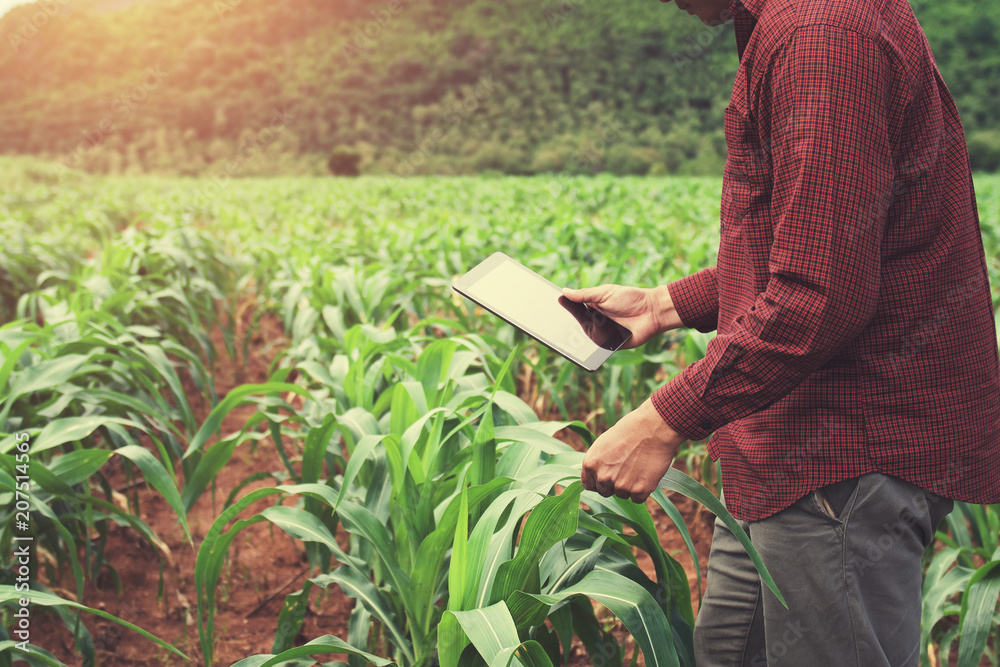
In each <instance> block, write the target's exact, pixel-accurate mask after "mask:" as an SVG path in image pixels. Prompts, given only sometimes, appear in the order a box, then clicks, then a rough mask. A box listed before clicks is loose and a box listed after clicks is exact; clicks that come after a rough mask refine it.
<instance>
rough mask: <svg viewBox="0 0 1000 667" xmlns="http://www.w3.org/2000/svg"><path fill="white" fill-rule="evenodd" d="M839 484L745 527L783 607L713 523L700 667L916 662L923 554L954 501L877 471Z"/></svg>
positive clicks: (698, 634) (698, 630)
mask: <svg viewBox="0 0 1000 667" xmlns="http://www.w3.org/2000/svg"><path fill="white" fill-rule="evenodd" d="M844 484H845V483H840V484H839V485H833V486H834V487H836V488H835V489H832V488H830V487H827V488H826V489H820V490H819V491H814V492H812V493H809V494H807V495H806V496H805V497H803V498H802V499H801V500H799V501H798V502H796V503H795V504H794V505H792V506H791V507H789V508H787V509H785V510H783V511H781V512H778V513H777V514H775V515H773V516H770V517H767V518H766V519H762V520H760V521H753V522H750V523H742V524H741V525H742V527H743V529H744V530H746V531H747V533H748V534H749V535H750V540H751V541H752V542H753V544H754V546H755V547H756V548H757V551H758V552H759V553H760V555H761V558H762V559H763V561H764V564H765V565H766V566H767V568H768V571H770V573H771V576H773V577H774V580H775V583H776V584H777V585H778V590H780V591H781V594H782V595H783V596H784V597H785V600H786V601H787V602H788V609H785V608H784V607H783V606H782V605H781V603H780V602H778V600H777V598H776V597H775V596H774V594H772V593H771V592H770V591H769V590H768V589H767V587H766V586H762V585H761V582H760V577H759V576H758V574H757V571H756V570H755V569H754V567H753V564H752V563H751V562H750V558H749V557H748V556H747V555H746V552H745V551H744V550H743V547H742V546H741V545H740V543H739V542H738V541H737V540H736V538H735V537H734V536H733V534H732V532H731V531H730V530H729V529H728V528H726V526H725V524H723V523H722V522H721V521H718V520H716V522H715V535H714V537H713V538H712V550H711V554H710V556H709V561H708V585H707V588H706V591H705V597H704V599H703V600H702V604H701V608H700V609H699V612H698V621H697V623H696V624H695V630H694V643H695V657H696V661H697V664H698V667H740V666H744V667H775V666H776V665H788V666H789V667H802V666H807V667H855V666H856V667H883V666H884V667H904V666H905V667H910V666H911V665H912V666H916V665H917V664H918V662H919V660H918V658H919V656H918V653H919V642H920V602H921V566H920V565H921V557H922V555H923V552H924V549H925V548H926V547H927V545H928V544H930V543H931V541H932V540H933V539H934V532H935V530H936V528H937V526H938V524H939V523H940V522H941V520H942V519H943V518H944V517H945V516H946V515H947V514H948V512H950V511H951V510H952V507H953V505H954V503H953V502H952V501H951V500H947V499H944V498H940V497H938V496H936V495H934V494H932V493H930V492H928V491H924V490H922V489H920V488H918V487H916V486H914V485H912V484H910V483H908V482H904V481H902V480H900V479H897V478H895V477H889V476H886V475H881V474H877V473H872V474H868V475H863V476H862V477H859V478H857V480H855V481H850V482H847V483H846V484H848V485H850V486H851V487H853V489H852V488H850V487H848V488H846V489H845V486H844ZM832 491H839V492H841V493H839V494H837V493H832ZM835 496H839V502H838V500H837V499H835ZM831 500H833V502H832V503H831Z"/></svg>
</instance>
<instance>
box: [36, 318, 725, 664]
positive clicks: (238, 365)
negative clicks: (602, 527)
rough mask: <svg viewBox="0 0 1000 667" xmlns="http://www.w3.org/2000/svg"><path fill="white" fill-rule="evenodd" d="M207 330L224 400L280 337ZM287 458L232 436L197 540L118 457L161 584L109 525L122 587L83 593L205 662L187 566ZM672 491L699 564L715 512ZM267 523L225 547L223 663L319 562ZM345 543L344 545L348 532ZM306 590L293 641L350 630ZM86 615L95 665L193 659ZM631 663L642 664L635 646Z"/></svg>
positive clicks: (110, 556) (682, 554)
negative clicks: (148, 532)
mask: <svg viewBox="0 0 1000 667" xmlns="http://www.w3.org/2000/svg"><path fill="white" fill-rule="evenodd" d="M212 338H213V342H214V344H215V346H216V349H217V350H219V351H220V359H219V360H218V361H217V362H216V366H215V369H214V377H215V383H216V390H217V392H218V395H219V397H220V400H221V398H222V397H224V396H225V395H226V393H227V392H228V391H230V390H231V389H233V388H234V387H236V386H238V385H240V384H243V383H261V382H265V381H267V379H268V368H269V364H270V363H271V361H272V359H274V357H275V356H276V354H277V353H278V352H279V351H280V350H281V349H282V348H283V347H284V344H285V342H286V341H285V339H284V334H283V332H282V329H281V324H280V322H279V321H278V320H277V318H275V317H273V316H264V317H262V318H261V322H260V327H259V329H258V330H257V331H256V332H254V333H253V337H252V339H251V341H250V345H249V347H248V350H249V358H247V359H245V360H243V359H230V358H229V357H228V356H227V355H225V352H224V350H225V347H224V346H223V341H222V335H221V332H219V331H218V329H216V330H215V331H214V332H213V336H212ZM190 395H191V396H192V397H194V396H196V395H197V392H196V391H195V390H194V388H193V385H191V387H190ZM192 400H193V405H192V409H193V410H194V411H195V416H196V418H197V420H198V423H201V422H202V421H203V420H204V419H205V417H206V416H207V415H208V413H209V411H210V406H209V405H207V404H206V403H205V402H204V401H200V400H197V399H194V398H192ZM255 410H256V406H254V405H247V406H243V407H240V408H238V409H236V410H233V411H232V412H231V413H230V414H229V415H228V416H227V417H226V418H225V420H224V422H223V425H222V429H221V431H222V433H223V434H228V433H232V432H234V431H237V430H239V429H240V428H242V427H243V425H244V424H245V423H246V421H247V420H248V419H249V418H250V417H251V416H252V415H253V413H254V412H255ZM577 444H578V445H580V443H577ZM283 469H284V468H283V465H282V463H281V459H280V458H279V456H278V453H277V451H276V448H275V445H274V442H273V441H272V440H271V439H270V438H269V437H267V438H263V439H261V441H260V443H259V445H258V447H257V449H256V451H252V450H251V444H250V443H244V444H242V445H240V446H239V447H238V448H237V449H236V451H235V452H234V454H233V456H232V458H231V459H230V461H229V463H228V465H226V467H225V468H224V469H223V470H222V471H221V473H220V474H219V475H218V477H217V479H216V482H215V488H214V500H213V489H212V488H211V487H210V488H209V489H207V490H206V491H205V493H204V494H203V495H202V497H201V498H200V499H199V500H198V502H197V503H196V505H195V507H194V508H193V509H192V511H191V513H190V514H189V516H188V523H189V526H190V529H191V532H192V537H193V539H194V548H192V546H191V545H190V544H188V543H187V541H186V540H185V539H184V536H183V532H182V530H181V528H180V525H179V523H178V522H177V520H176V516H175V514H174V512H173V510H172V509H171V508H170V507H169V506H168V505H167V503H166V502H165V501H164V500H163V498H162V497H161V496H160V495H159V494H158V493H157V492H156V491H155V490H153V489H152V488H147V487H146V486H145V485H142V486H140V487H137V488H131V489H129V488H127V487H128V484H129V481H128V479H127V478H126V476H125V473H124V469H123V468H122V467H121V466H117V468H112V469H110V470H108V471H106V472H108V473H109V479H110V482H111V485H112V487H113V488H116V489H119V490H125V493H126V495H127V496H128V498H129V499H130V500H131V499H132V498H133V497H137V498H138V501H139V505H138V516H140V517H141V518H142V520H143V521H145V522H146V523H147V524H148V525H149V526H150V528H152V530H153V532H154V533H155V534H157V535H158V536H159V537H160V538H161V539H162V541H163V542H164V544H165V545H166V547H167V549H168V550H169V557H168V558H167V559H166V562H165V563H164V564H163V572H162V576H163V595H162V597H159V596H158V588H159V578H160V566H159V565H158V562H159V556H160V554H159V552H158V551H157V550H156V549H155V548H154V547H151V546H150V545H149V544H148V543H146V542H145V541H144V540H143V539H142V538H140V537H139V536H138V535H137V534H136V533H135V532H134V531H133V530H132V529H130V528H125V527H119V526H114V527H113V528H111V530H110V531H109V532H110V535H109V538H108V544H107V548H106V558H107V561H108V563H109V564H110V565H111V567H113V568H114V570H115V571H116V572H117V574H118V577H119V579H120V581H121V592H119V591H117V590H116V587H115V585H114V582H113V578H112V577H111V576H108V575H107V573H104V574H102V576H100V577H98V579H97V580H96V581H92V580H89V579H88V581H87V583H86V586H85V589H84V597H83V599H82V600H81V601H82V602H83V603H84V604H86V605H88V606H92V607H96V608H99V609H102V610H105V611H107V612H109V613H111V614H114V615H115V616H118V617H119V618H122V619H124V620H126V621H129V622H131V623H134V624H136V625H138V626H140V627H142V628H144V629H146V630H148V631H149V632H151V633H153V634H154V635H156V636H158V637H161V638H162V639H165V640H166V641H168V642H170V643H172V644H174V645H175V646H176V647H177V648H179V649H180V650H181V651H183V652H184V653H185V654H186V655H187V656H188V657H190V658H191V660H192V662H193V664H199V665H200V664H204V659H203V655H202V651H201V647H200V644H199V641H198V629H197V620H196V613H197V610H196V600H197V594H196V590H195V585H194V566H195V559H196V556H197V548H198V547H199V546H200V544H201V541H202V540H203V539H204V536H205V534H206V532H207V531H208V529H209V528H210V526H211V525H212V522H213V521H214V519H215V518H216V517H217V516H218V514H219V512H220V511H221V509H222V503H223V502H224V500H225V498H226V497H227V496H228V494H229V492H230V491H231V490H232V489H233V488H234V487H235V486H236V485H237V484H238V483H239V482H241V481H242V480H243V479H245V478H246V477H248V476H249V475H250V474H252V473H254V472H257V471H280V470H283ZM275 485H276V483H275V482H273V481H270V482H265V481H261V482H256V483H254V484H252V485H250V486H249V487H247V488H246V489H244V490H243V491H242V492H241V494H240V495H241V496H242V495H245V494H246V493H247V492H249V491H250V490H253V489H256V488H261V487H263V486H275ZM671 499H672V500H673V501H674V502H675V503H676V504H677V506H678V509H680V511H681V513H682V514H683V516H684V518H685V522H686V523H687V525H688V527H689V530H690V531H691V535H692V539H693V540H694V543H695V546H696V549H697V551H698V558H699V561H700V562H701V566H702V568H703V570H704V568H705V566H706V564H707V562H708V550H709V546H710V544H711V529H712V523H711V515H710V514H709V513H707V512H702V511H701V510H700V506H698V505H697V503H694V502H693V501H690V500H688V499H687V498H683V497H680V496H678V497H672V498H671ZM269 501H270V499H266V500H264V501H262V502H261V503H259V505H258V506H257V507H256V508H255V509H256V511H258V512H259V511H260V510H262V509H264V507H265V506H267V504H268V503H269ZM648 505H649V508H650V512H651V513H652V515H653V519H654V522H655V523H656V526H657V528H658V529H659V532H660V541H661V544H662V545H663V547H664V548H665V549H666V550H667V552H668V553H670V554H672V555H673V556H674V557H675V558H676V559H677V560H678V561H679V562H680V563H681V564H682V565H683V566H684V568H685V570H686V571H687V573H688V579H689V582H690V584H691V590H692V598H693V599H692V604H693V606H694V608H695V610H696V611H697V606H698V592H697V583H696V578H695V571H694V567H693V563H692V560H691V557H690V555H689V554H688V551H687V548H686V547H685V545H684V543H683V541H682V539H681V537H680V534H679V532H678V531H677V529H676V527H675V526H673V524H672V523H671V522H670V520H669V519H668V518H667V517H666V515H665V514H664V513H663V511H662V510H661V509H660V508H659V506H657V505H656V504H655V503H654V502H653V501H649V503H648ZM132 509H133V510H134V509H135V508H134V507H133V508H132ZM251 513H252V512H251V510H248V511H245V512H244V513H243V515H242V517H244V518H246V517H248V516H250V515H251ZM269 526H270V524H267V523H266V522H265V523H260V524H257V525H254V526H251V527H250V528H248V529H246V530H245V531H244V532H243V533H241V534H240V536H239V537H237V539H236V540H235V541H234V543H233V545H232V547H231V549H230V553H229V561H228V563H227V565H226V567H225V568H224V570H223V573H222V577H221V579H220V586H219V594H218V596H217V613H216V618H215V627H216V633H215V634H216V639H215V647H214V663H215V664H216V665H230V664H232V663H234V662H236V661H238V660H240V659H242V658H245V657H247V656H250V655H254V654H259V653H270V652H271V645H272V642H273V640H274V636H275V630H276V625H277V618H278V614H279V612H280V610H281V607H282V604H283V602H284V598H285V596H286V595H287V594H289V593H293V592H295V591H298V590H300V589H301V586H302V583H303V581H304V579H305V577H306V576H311V575H313V574H315V573H307V563H306V560H305V553H304V549H303V548H302V545H301V543H297V542H295V541H293V540H292V539H291V538H289V537H288V536H287V535H286V534H285V533H284V532H283V531H281V530H278V529H271V528H270V527H269ZM337 537H338V540H341V539H342V538H344V533H343V532H341V533H340V534H338V536H337ZM341 544H342V546H344V547H345V548H346V546H347V544H346V540H344V541H343V542H342V543H341ZM637 554H638V561H639V564H640V566H641V567H642V568H643V570H644V571H645V572H647V574H649V575H650V576H654V573H653V567H652V562H651V561H650V559H649V557H648V556H647V555H646V554H645V553H644V552H637ZM61 574H62V576H61V577H60V578H59V580H58V581H44V582H43V583H46V585H48V586H50V587H51V588H53V589H54V590H55V591H56V592H57V593H58V594H60V595H62V596H64V597H66V598H69V599H76V595H75V593H74V591H75V586H74V584H73V578H72V574H71V573H68V572H66V573H61ZM703 574H704V573H703ZM703 585H704V584H703ZM310 599H311V603H310V609H309V613H308V614H307V616H306V620H305V623H304V625H303V628H302V633H301V634H300V636H299V637H297V638H296V644H301V643H304V642H306V641H309V640H311V639H314V638H316V637H319V636H321V635H326V634H332V635H335V636H338V637H341V638H346V636H347V618H348V615H349V614H350V611H351V609H352V605H353V603H352V601H351V600H349V599H347V598H346V597H345V596H344V595H343V594H342V593H341V592H340V590H339V589H337V588H336V587H331V589H330V590H329V591H328V592H323V591H318V592H317V591H314V592H313V594H312V595H311V596H310ZM598 607H599V606H598ZM598 617H599V618H601V619H602V620H603V619H606V620H607V624H608V625H610V626H611V627H612V632H613V633H614V634H615V635H616V636H617V637H618V639H619V641H620V642H625V643H626V646H627V647H628V648H627V653H628V655H629V656H631V653H632V652H633V651H634V650H635V648H634V647H635V643H634V641H632V640H631V637H628V633H627V632H626V631H625V630H624V628H622V627H621V626H620V624H618V623H617V622H615V620H614V619H613V617H611V615H610V613H609V612H607V610H604V609H601V608H598ZM84 622H85V623H86V625H87V627H88V628H89V629H90V632H91V635H92V637H93V639H94V643H95V646H96V647H97V657H98V660H99V662H100V664H102V665H182V664H192V663H187V662H185V661H183V660H182V659H180V658H179V657H177V656H176V655H174V654H172V653H169V652H167V651H165V650H164V649H161V648H159V647H158V646H156V645H155V644H153V643H152V642H150V641H149V640H147V639H145V638H144V637H142V636H140V635H138V634H137V633H134V632H132V631H130V630H127V629H124V628H122V627H121V626H119V625H118V624H116V623H112V622H107V621H104V620H103V619H99V618H97V617H94V616H90V615H87V614H84ZM33 625H34V627H33V629H34V630H35V632H36V633H37V636H39V637H44V638H45V639H44V640H43V641H42V645H44V646H45V647H46V648H47V649H48V650H50V651H52V652H53V653H54V654H55V655H56V657H57V658H59V659H60V660H62V661H63V662H65V663H66V664H69V665H72V664H78V663H81V659H80V657H79V655H78V654H77V653H76V652H75V651H74V648H73V640H72V635H71V633H70V632H69V631H68V630H67V628H66V627H65V625H64V624H63V623H62V622H61V621H60V620H59V619H58V618H57V617H56V616H54V615H51V614H40V615H39V616H38V617H36V618H35V619H34V622H33ZM332 659H335V658H334V657H333V656H324V658H323V660H324V661H326V660H332ZM341 659H343V658H341ZM587 664H589V663H588V661H587V657H586V654H585V652H584V651H583V650H582V647H581V646H580V645H579V642H578V641H577V642H576V644H575V645H574V648H573V651H572V654H571V656H570V665H571V666H573V667H578V666H580V665H587ZM639 664H640V665H642V664H644V661H643V660H642V658H641V657H640V659H639Z"/></svg>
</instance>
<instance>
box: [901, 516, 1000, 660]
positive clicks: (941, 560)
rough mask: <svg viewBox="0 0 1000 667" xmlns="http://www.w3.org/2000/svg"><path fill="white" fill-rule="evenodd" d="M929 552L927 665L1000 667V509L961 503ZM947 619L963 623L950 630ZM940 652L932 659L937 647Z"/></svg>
mask: <svg viewBox="0 0 1000 667" xmlns="http://www.w3.org/2000/svg"><path fill="white" fill-rule="evenodd" d="M937 540H938V544H934V545H932V546H931V547H929V548H928V559H929V562H928V565H927V567H926V570H925V574H924V594H923V610H922V615H921V627H922V632H921V656H920V657H921V664H922V665H931V664H934V663H932V662H931V660H932V658H936V659H937V661H938V662H937V664H949V657H950V656H951V654H952V649H953V648H954V647H955V645H956V643H957V645H958V646H957V648H958V667H977V666H978V665H980V664H981V660H982V659H983V658H984V657H985V658H987V659H988V660H989V663H990V664H992V665H996V664H998V657H997V651H998V650H1000V630H998V628H1000V606H998V597H1000V546H998V545H1000V505H985V506H984V505H970V504H968V503H955V510H954V511H953V512H952V513H951V514H949V515H948V516H947V518H946V519H945V522H944V524H943V525H942V526H941V529H940V530H939V531H938V533H937ZM942 619H952V620H957V623H954V624H952V625H950V626H947V625H945V624H944V623H941V621H942ZM935 643H936V644H937V645H938V646H937V652H936V654H935V655H933V656H932V654H931V651H933V648H934V647H933V646H932V644H935Z"/></svg>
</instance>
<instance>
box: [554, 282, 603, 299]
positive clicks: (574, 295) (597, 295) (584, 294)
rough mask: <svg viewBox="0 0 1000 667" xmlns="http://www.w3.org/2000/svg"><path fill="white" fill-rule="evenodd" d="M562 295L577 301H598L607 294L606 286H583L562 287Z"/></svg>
mask: <svg viewBox="0 0 1000 667" xmlns="http://www.w3.org/2000/svg"><path fill="white" fill-rule="evenodd" d="M562 293H563V296H564V297H566V298H567V299H569V300H570V301H576V302H577V303H600V302H601V301H603V300H604V298H605V297H606V296H607V294H608V286H607V285H601V286H600V287H585V288H583V289H572V288H570V287H563V288H562Z"/></svg>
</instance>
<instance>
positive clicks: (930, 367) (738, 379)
mask: <svg viewBox="0 0 1000 667" xmlns="http://www.w3.org/2000/svg"><path fill="white" fill-rule="evenodd" d="M732 7H733V16H734V20H735V23H736V39H737V45H738V48H739V51H740V67H739V71H738V72H737V74H736V81H735V84H734V86H733V94H732V98H731V100H730V105H729V107H728V108H727V109H726V110H725V131H726V145H727V146H728V149H729V157H728V159H727V160H726V166H725V171H724V175H723V187H722V233H721V241H720V245H719V256H718V263H717V266H716V267H713V268H709V269H705V270H704V271H700V272H699V273H696V274H694V275H692V276H689V277H687V278H684V279H683V280H679V281H677V282H674V283H672V284H670V286H669V289H670V293H671V296H672V298H673V301H674V303H675V305H676V307H677V311H678V313H679V315H680V317H681V319H682V321H683V322H684V324H685V325H686V326H688V327H692V328H696V329H698V330H700V331H711V330H713V329H718V335H717V336H716V337H715V338H714V339H713V340H712V341H711V343H710V344H709V346H708V353H707V354H706V356H705V358H704V359H702V360H700V361H698V362H696V363H694V364H691V365H690V366H689V367H688V368H686V369H685V370H684V371H683V372H681V373H680V374H679V375H678V376H677V377H675V378H674V379H672V380H671V381H670V382H668V383H667V384H666V385H664V386H663V387H661V388H660V389H659V390H657V391H656V393H655V394H654V395H653V402H654V405H655V406H656V408H657V410H658V412H659V413H660V415H661V416H662V417H663V419H664V420H665V421H666V422H667V423H668V424H670V425H671V426H672V427H673V428H674V429H675V430H676V431H678V432H679V433H681V434H683V435H685V436H687V437H688V438H691V439H701V438H705V437H707V436H708V435H709V434H710V433H712V432H713V431H714V432H715V435H714V437H713V438H712V440H711V442H710V443H709V452H710V453H711V455H712V457H713V458H720V457H721V459H722V462H723V471H724V488H725V494H726V504H727V506H728V507H729V510H730V511H731V512H732V514H733V515H734V516H736V517H737V518H740V519H743V520H748V521H752V520H757V519H761V518H764V517H766V516H769V515H771V514H774V513H775V512H777V511H779V510H782V509H784V508H785V507H787V506H789V505H791V504H792V503H794V502H795V501H796V500H798V499H799V498H801V497H802V496H804V495H805V494H806V493H808V492H809V491H812V490H813V489H816V488H819V487H821V486H824V485H826V484H830V483H833V482H837V481H840V480H843V479H847V478H850V477H855V476H858V475H862V474H864V473H869V472H880V473H884V474H887V475H893V476H896V477H899V478H902V479H904V480H907V481H909V482H912V483H913V484H916V485H917V486H920V487H922V488H924V489H927V490H929V491H932V492H934V493H936V494H938V495H941V496H946V497H949V498H954V499H957V500H964V501H968V502H982V503H995V502H1000V372H998V360H997V336H996V330H995V326H994V320H993V307H992V302H991V298H990V290H989V283H988V278H987V272H986V260H985V256H984V251H983V245H982V238H981V235H980V230H979V218H978V214H977V211H976V201H975V193H974V191H973V184H972V177H971V172H970V169H969V159H968V153H967V150H966V147H965V138H964V135H963V132H962V126H961V123H960V121H959V118H958V112H957V110H956V109H955V105H954V103H953V101H952V98H951V95H950V94H949V92H948V89H947V88H946V87H945V84H944V81H942V79H941V75H940V73H939V72H938V70H937V67H936V65H935V63H934V59H933V56H932V55H931V51H930V47H929V46H928V44H927V40H926V39H925V37H924V34H923V31H922V30H921V28H920V26H919V24H918V23H917V21H916V19H915V18H914V16H913V12H912V11H911V9H910V6H909V5H908V4H907V3H906V1H905V0H886V1H885V2H879V3H872V2H867V1H865V0H826V1H822V2H820V1H817V2H795V1H794V0H744V2H743V4H739V3H734V4H733V6H732Z"/></svg>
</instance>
